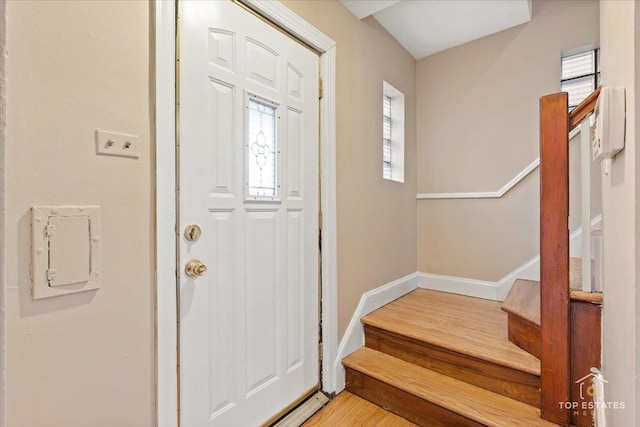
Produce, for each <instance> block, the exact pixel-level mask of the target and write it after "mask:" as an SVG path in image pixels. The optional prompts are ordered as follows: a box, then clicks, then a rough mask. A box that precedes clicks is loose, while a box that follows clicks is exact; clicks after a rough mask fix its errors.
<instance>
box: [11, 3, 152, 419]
mask: <svg viewBox="0 0 640 427" xmlns="http://www.w3.org/2000/svg"><path fill="white" fill-rule="evenodd" d="M149 17H150V7H149V3H147V2H142V1H131V2H126V1H125V2H115V1H100V2H98V1H91V2H87V1H78V2H72V1H37V2H31V1H9V2H8V20H9V26H8V50H9V56H8V100H9V101H8V102H9V110H8V139H7V148H6V149H7V167H6V171H5V174H6V201H5V206H6V209H7V210H6V227H7V236H6V238H7V253H6V257H7V266H6V271H7V291H6V306H7V326H8V330H7V370H8V372H7V380H8V383H7V386H8V394H7V399H8V401H7V411H8V417H7V425H8V426H11V427H43V426H47V427H49V426H60V427H75V426H77V427H86V426H105V427H118V426H136V427H142V426H150V425H152V424H153V420H154V372H155V366H154V363H155V362H154V357H155V356H154V310H153V307H154V303H153V301H154V297H153V295H154V286H153V283H154V280H153V269H154V265H153V259H154V257H153V254H154V248H153V234H152V230H153V227H154V225H153V213H152V206H153V194H154V193H153V187H152V180H153V175H154V171H153V170H152V164H153V160H152V159H153V142H152V140H151V138H150V128H151V123H152V120H151V114H152V111H151V99H152V96H153V94H152V92H151V91H150V79H149V77H150V71H151V68H150V54H149V48H150V40H151V39H150V26H149ZM96 128H106V129H114V130H120V131H124V132H129V133H134V134H137V135H140V140H141V143H142V153H141V156H140V158H139V159H126V158H117V157H103V156H96V154H95V142H94V131H95V129H96ZM47 204H72V205H73V204H80V205H81V204H96V205H99V206H100V207H101V209H102V212H101V215H102V217H101V227H102V236H101V237H102V239H101V248H102V256H101V269H100V271H101V273H102V275H101V277H102V289H100V290H98V291H91V292H85V293H81V294H75V295H71V296H65V297H57V298H51V299H46V300H39V301H33V300H32V299H31V297H30V295H29V290H30V276H29V274H30V273H29V272H30V266H29V260H30V250H31V247H30V239H31V231H30V223H31V219H30V208H31V206H33V205H47Z"/></svg>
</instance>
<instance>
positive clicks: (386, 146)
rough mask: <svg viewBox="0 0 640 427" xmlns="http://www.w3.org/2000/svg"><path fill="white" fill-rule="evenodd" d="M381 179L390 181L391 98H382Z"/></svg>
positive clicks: (384, 96)
mask: <svg viewBox="0 0 640 427" xmlns="http://www.w3.org/2000/svg"><path fill="white" fill-rule="evenodd" d="M382 177H383V178H384V179H391V97H390V96H387V95H383V96H382Z"/></svg>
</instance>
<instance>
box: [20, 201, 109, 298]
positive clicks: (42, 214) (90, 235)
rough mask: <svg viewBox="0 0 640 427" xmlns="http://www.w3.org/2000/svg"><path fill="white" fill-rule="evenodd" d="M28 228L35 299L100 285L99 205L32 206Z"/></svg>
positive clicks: (86, 289) (94, 287) (81, 290)
mask: <svg viewBox="0 0 640 427" xmlns="http://www.w3.org/2000/svg"><path fill="white" fill-rule="evenodd" d="M31 231H32V244H31V251H32V260H31V268H32V271H31V280H32V287H33V288H32V296H33V299H34V300H37V299H41V298H49V297H55V296H60V295H67V294H73V293H77V292H84V291H89V290H93V289H98V288H99V287H100V278H99V276H100V272H99V260H100V208H99V207H98V206H34V207H33V208H32V209H31Z"/></svg>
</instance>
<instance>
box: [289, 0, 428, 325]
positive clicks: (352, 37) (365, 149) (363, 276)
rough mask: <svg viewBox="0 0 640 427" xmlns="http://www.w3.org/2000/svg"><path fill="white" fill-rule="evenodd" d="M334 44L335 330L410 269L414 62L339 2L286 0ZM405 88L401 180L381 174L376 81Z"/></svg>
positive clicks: (379, 85) (379, 93)
mask: <svg viewBox="0 0 640 427" xmlns="http://www.w3.org/2000/svg"><path fill="white" fill-rule="evenodd" d="M284 4H285V5H286V6H287V7H289V8H290V9H291V10H293V11H294V12H295V13H297V14H298V15H300V16H302V17H303V18H304V19H306V20H307V21H308V22H310V23H311V24H312V25H314V26H316V27H317V28H318V29H319V30H321V31H322V32H324V33H325V34H327V35H328V36H329V37H331V38H332V39H333V40H335V41H336V42H337V52H338V62H337V64H338V65H337V89H336V91H337V158H338V159H337V162H338V170H337V181H338V200H337V203H338V328H339V337H342V335H343V334H344V331H345V329H346V327H347V325H348V323H349V321H350V320H351V317H352V316H353V313H354V311H355V308H356V306H357V304H358V302H359V301H360V298H361V297H362V294H363V293H364V292H367V291H369V290H371V289H374V288H376V287H378V286H381V285H383V284H385V283H388V282H390V281H392V280H396V279H399V278H400V277H403V276H405V275H407V274H411V273H414V272H415V271H416V238H415V235H416V210H415V206H416V205H415V203H416V202H415V194H416V184H415V183H416V165H415V156H416V137H415V60H414V59H413V57H412V56H411V55H410V54H409V53H407V52H406V51H405V50H404V49H403V48H402V47H401V46H400V45H399V44H398V43H397V42H396V41H395V40H394V39H393V38H392V37H391V36H390V35H389V34H388V33H387V32H386V31H385V30H384V29H383V28H382V27H381V26H380V25H379V24H378V23H377V21H375V20H374V19H372V18H367V19H365V20H363V21H359V20H358V19H357V18H356V17H355V16H354V15H352V14H351V12H349V11H348V10H347V9H346V8H345V7H344V6H342V4H341V3H339V2H338V1H337V0H332V1H327V0H322V1H299V0H297V1H292V0H287V1H284ZM383 80H386V81H387V82H389V83H390V84H391V85H392V86H394V87H395V88H396V89H398V90H400V91H401V92H403V93H404V94H405V108H406V112H405V117H406V126H405V131H406V133H405V182H404V184H400V183H397V182H391V181H385V180H383V179H382V146H381V140H382V127H381V125H380V119H381V117H382V103H381V100H382V81H383Z"/></svg>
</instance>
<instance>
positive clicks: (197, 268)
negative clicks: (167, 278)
mask: <svg viewBox="0 0 640 427" xmlns="http://www.w3.org/2000/svg"><path fill="white" fill-rule="evenodd" d="M184 271H185V273H187V276H189V277H198V276H204V273H206V272H207V266H206V265H204V264H203V263H201V262H200V261H198V260H197V259H192V260H191V261H189V262H188V263H187V265H185V266H184Z"/></svg>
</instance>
